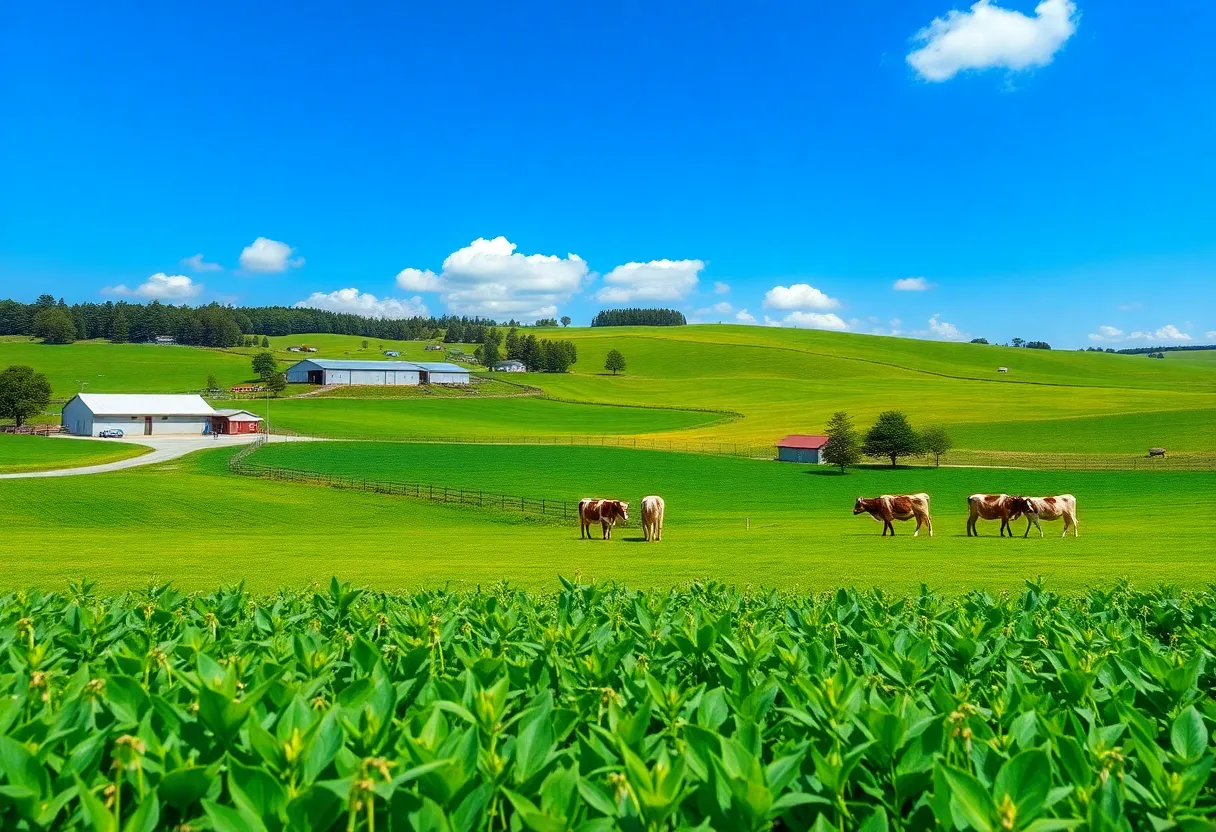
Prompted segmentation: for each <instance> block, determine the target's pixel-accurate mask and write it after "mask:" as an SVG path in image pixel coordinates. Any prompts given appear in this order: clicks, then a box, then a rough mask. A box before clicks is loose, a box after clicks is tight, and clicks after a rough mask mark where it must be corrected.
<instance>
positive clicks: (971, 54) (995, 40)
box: [908, 0, 1079, 81]
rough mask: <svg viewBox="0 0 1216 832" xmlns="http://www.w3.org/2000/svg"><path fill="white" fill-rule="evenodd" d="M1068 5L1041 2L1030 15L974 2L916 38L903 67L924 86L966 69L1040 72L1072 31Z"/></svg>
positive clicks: (1067, 1)
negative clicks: (913, 72) (907, 66)
mask: <svg viewBox="0 0 1216 832" xmlns="http://www.w3.org/2000/svg"><path fill="white" fill-rule="evenodd" d="M1078 18H1079V15H1078V14H1077V6H1076V4H1075V3H1074V2H1072V0H1042V2H1041V3H1039V5H1038V6H1036V7H1035V10H1034V15H1033V16H1030V15H1025V14H1022V13H1021V12H1017V11H1013V10H1011V9H1003V8H1001V7H1000V6H994V5H993V4H992V3H991V2H989V0H978V2H977V3H975V5H973V6H972V7H971V9H970V11H965V12H960V11H958V10H957V9H953V10H951V11H949V12H947V13H946V16H945V17H939V18H936V19H935V20H934V21H933V22H932V23H930V24H929V25H928V26H926V27H925V28H923V29H921V30H920V31H919V32H917V33H916V37H915V38H914V40H915V41H917V42H919V43H923V44H924V45H923V46H921V47H920V48H919V49H916V50H914V51H913V52H911V53H909V55H908V63H909V64H911V66H912V68H913V69H914V70H916V72H917V74H919V75H920V77H921V78H924V79H925V80H926V81H947V80H949V79H951V78H953V77H954V76H955V75H957V74H958V73H959V72H962V71H963V70H968V69H989V68H992V67H1005V68H1006V69H1010V70H1022V69H1029V68H1030V67H1036V66H1046V65H1047V64H1049V63H1051V59H1052V58H1053V57H1054V56H1055V54H1056V52H1058V51H1059V50H1060V48H1061V47H1062V46H1063V45H1064V43H1065V41H1067V40H1068V39H1069V38H1070V37H1072V35H1073V33H1074V32H1075V31H1076V30H1077V20H1078Z"/></svg>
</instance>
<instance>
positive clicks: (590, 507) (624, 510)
mask: <svg viewBox="0 0 1216 832" xmlns="http://www.w3.org/2000/svg"><path fill="white" fill-rule="evenodd" d="M618 520H620V521H621V522H622V523H627V522H629V503H623V502H621V501H620V500H601V499H598V498H592V497H584V498H583V499H581V500H579V501H578V522H579V538H580V539H581V538H583V537H591V524H592V523H599V524H600V526H602V527H603V530H604V537H603V539H604V540H609V539H611V538H612V527H613V526H614V525H616V522H617V521H618Z"/></svg>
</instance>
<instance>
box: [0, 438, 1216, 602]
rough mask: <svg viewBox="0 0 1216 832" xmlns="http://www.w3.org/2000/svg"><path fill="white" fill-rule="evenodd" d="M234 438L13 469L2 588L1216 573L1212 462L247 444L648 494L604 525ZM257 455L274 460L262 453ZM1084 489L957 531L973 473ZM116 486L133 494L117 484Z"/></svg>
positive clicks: (1004, 481) (392, 471)
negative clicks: (872, 501)
mask: <svg viewBox="0 0 1216 832" xmlns="http://www.w3.org/2000/svg"><path fill="white" fill-rule="evenodd" d="M230 454H231V451H226V450H215V451H205V452H201V453H197V454H194V455H192V456H189V457H184V458H182V459H180V460H175V461H173V462H170V463H164V464H160V465H153V466H148V467H144V468H138V469H132V470H129V471H121V472H115V473H111V474H101V475H95V476H90V477H76V478H64V479H30V480H9V481H4V482H0V528H4V529H5V549H6V553H7V557H6V564H5V567H6V568H5V570H4V575H3V578H2V579H0V586H26V587H28V586H39V587H45V588H62V587H63V586H64V585H65V582H66V581H67V580H69V579H76V578H79V577H80V576H90V577H95V578H97V579H99V580H101V581H102V582H103V586H104V587H105V588H106V589H118V588H125V587H132V586H141V585H143V584H145V583H146V582H147V581H148V580H151V579H160V580H172V581H173V582H174V583H175V584H176V585H178V586H180V587H182V588H185V589H198V588H203V587H209V586H214V584H215V583H216V582H217V581H226V580H232V581H237V580H241V579H245V580H247V581H248V582H249V585H250V586H251V587H252V588H255V589H257V590H259V591H265V592H270V591H273V590H274V589H275V588H277V587H280V586H302V585H306V584H308V583H310V582H313V581H318V580H328V577H329V576H330V575H332V574H340V575H343V576H344V577H346V578H347V579H349V580H353V581H358V582H361V583H367V584H371V585H374V586H377V587H381V588H387V589H406V588H423V587H433V586H437V585H444V584H448V583H450V584H451V585H453V586H476V585H483V586H489V585H491V584H493V583H494V582H496V581H498V580H509V581H511V582H512V583H515V584H518V585H520V586H523V587H527V588H545V587H551V586H552V582H553V581H554V580H555V577H556V576H557V575H574V574H576V573H581V574H583V575H585V576H586V577H588V578H596V579H602V580H609V579H611V580H619V581H624V582H627V583H629V584H630V585H634V586H645V587H650V586H676V585H681V584H684V583H686V582H688V581H692V580H697V579H700V578H705V577H707V576H708V577H713V578H715V579H717V580H721V581H724V582H726V583H730V584H735V585H738V586H744V585H752V586H770V587H780V588H784V589H792V588H795V587H801V588H813V589H824V588H829V587H835V586H857V587H865V588H868V587H875V586H876V587H883V588H885V589H888V590H894V591H900V592H906V591H912V590H915V588H916V587H918V586H920V585H921V583H927V584H928V585H929V586H931V587H933V588H935V589H939V590H943V591H950V592H963V591H967V590H970V589H974V588H981V587H982V588H986V589H1001V588H1011V587H1017V586H1019V585H1020V582H1021V580H1022V579H1023V578H1025V577H1028V576H1035V575H1043V576H1045V578H1046V579H1047V580H1048V582H1049V585H1050V586H1052V587H1054V588H1057V589H1061V590H1077V589H1081V588H1084V587H1087V586H1109V585H1111V584H1112V582H1114V581H1116V580H1118V579H1119V578H1120V577H1128V578H1131V579H1132V580H1134V581H1136V582H1137V583H1140V584H1142V585H1153V584H1156V583H1158V582H1165V583H1170V584H1175V585H1179V586H1185V587H1193V588H1197V587H1202V586H1204V585H1205V584H1206V583H1207V582H1209V581H1210V580H1211V545H1210V544H1211V536H1210V532H1211V527H1212V524H1213V521H1216V502H1214V500H1213V496H1212V495H1213V494H1216V474H1208V473H1170V474H1161V473H1151V472H1102V473H1097V472H1087V473H1067V474H1064V473H1045V472H1032V471H1001V470H986V469H964V468H959V469H951V468H941V469H898V470H895V471H890V470H882V469H861V470H858V471H855V472H853V473H851V474H849V475H846V476H839V475H834V474H832V473H830V472H829V471H826V470H822V469H817V470H815V471H814V473H811V469H808V467H806V466H799V465H782V464H779V463H774V462H764V461H753V460H740V459H732V458H722V457H711V456H698V455H693V454H664V453H657V452H645V451H627V450H614V449H598V448H547V447H539V448H538V447H518V448H515V447H494V446H443V445H419V446H411V445H404V444H386V443H333V444H331V443H308V444H304V443H300V444H287V445H280V446H275V445H271V446H268V447H266V448H264V449H262V450H260V451H258V452H257V453H255V454H254V455H253V456H252V457H251V460H258V461H261V460H265V461H268V462H274V461H277V462H280V463H286V462H290V463H291V464H292V465H297V466H299V467H301V468H319V469H330V470H335V471H337V470H345V471H349V470H358V471H363V472H366V476H368V477H377V476H383V477H385V478H389V479H398V480H420V479H421V480H425V479H428V478H429V477H428V476H425V474H426V472H428V471H441V472H442V479H443V480H445V481H446V482H440V483H438V484H440V485H449V486H453V487H461V486H467V487H469V488H475V489H486V490H505V491H508V492H510V493H520V494H523V495H526V496H530V497H537V498H541V497H550V498H553V499H574V500H577V499H578V498H580V497H583V496H589V495H592V494H594V495H596V496H614V497H619V498H621V499H626V500H630V501H632V502H634V503H635V505H634V511H633V512H632V513H631V516H630V522H629V524H627V525H625V526H624V527H621V528H618V529H617V530H616V532H615V533H614V536H613V539H612V540H611V541H607V542H605V541H601V540H590V541H587V540H580V539H579V533H578V527H577V524H576V522H575V521H574V520H573V519H571V520H569V521H568V522H564V523H563V522H561V521H560V520H547V521H546V520H538V519H529V518H522V517H519V516H517V515H515V514H512V513H510V512H506V513H503V512H500V511H497V510H491V509H489V508H485V509H479V508H473V507H460V506H446V505H438V504H432V503H429V502H419V501H416V500H411V499H406V498H402V497H394V496H387V495H382V494H375V493H366V492H362V491H347V490H339V489H332V488H326V487H321V486H307V485H297V484H293V483H287V482H276V481H270V480H264V479H259V478H254V477H242V476H236V475H233V474H231V473H229V471H228V468H227V464H226V462H227V459H228V457H229V456H230ZM263 455H265V456H263ZM919 490H924V491H927V492H928V493H929V494H930V495H932V497H933V514H934V522H935V531H936V536H935V537H934V538H932V539H930V538H928V537H925V536H921V537H918V538H913V537H912V535H911V532H912V528H911V526H910V525H909V524H900V526H899V534H898V536H897V537H896V538H894V539H892V538H880V537H879V530H880V528H879V526H878V524H876V523H874V522H873V521H871V520H870V519H869V518H868V517H854V516H852V514H851V509H852V506H853V502H854V501H855V500H856V498H857V496H858V495H860V494H879V493H900V492H906V491H919ZM989 490H992V491H999V490H1007V491H1009V492H1015V493H1016V492H1029V493H1034V494H1057V493H1065V492H1070V493H1073V494H1075V495H1076V496H1077V499H1078V505H1079V516H1080V522H1081V527H1080V531H1081V536H1080V537H1079V538H1072V537H1069V538H1067V539H1063V540H1062V539H1060V538H1059V537H1058V535H1059V533H1060V525H1059V523H1044V530H1045V531H1046V533H1047V535H1048V537H1046V538H1044V539H1039V538H1038V537H1031V538H1030V539H1022V538H1021V537H1020V535H1021V533H1022V531H1023V525H1022V524H1020V525H1019V526H1018V529H1017V532H1018V534H1019V537H1018V538H1016V539H1014V540H1010V539H999V538H998V537H997V525H996V524H995V523H985V524H982V525H981V533H982V534H983V535H984V536H983V537H980V538H976V539H968V538H966V537H964V536H963V535H964V523H965V518H966V511H965V503H964V500H965V497H966V495H968V494H971V493H974V492H976V491H989ZM650 493H658V494H662V495H663V496H664V498H665V499H666V500H667V522H666V527H665V530H664V539H663V542H662V543H658V544H644V543H642V541H641V530H640V527H639V521H638V517H637V515H636V511H637V507H636V501H637V500H638V499H639V498H640V497H642V496H644V495H645V494H650ZM115 495H121V499H116V497H115Z"/></svg>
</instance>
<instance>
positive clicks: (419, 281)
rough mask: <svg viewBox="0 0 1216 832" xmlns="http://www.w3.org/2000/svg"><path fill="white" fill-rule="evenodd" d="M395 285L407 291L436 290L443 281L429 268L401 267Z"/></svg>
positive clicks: (440, 286)
mask: <svg viewBox="0 0 1216 832" xmlns="http://www.w3.org/2000/svg"><path fill="white" fill-rule="evenodd" d="M397 285H398V286H400V287H401V288H402V289H405V290H406V291H407V292H438V291H439V290H440V289H441V288H442V287H443V283H442V282H441V281H440V280H439V275H437V274H435V273H434V272H433V271H431V270H430V269H402V270H401V271H400V272H398V273H397Z"/></svg>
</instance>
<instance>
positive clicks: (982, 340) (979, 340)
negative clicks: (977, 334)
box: [971, 338, 988, 344]
mask: <svg viewBox="0 0 1216 832" xmlns="http://www.w3.org/2000/svg"><path fill="white" fill-rule="evenodd" d="M971 343H973V344H987V343H988V339H987V338H972V339H971Z"/></svg>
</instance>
